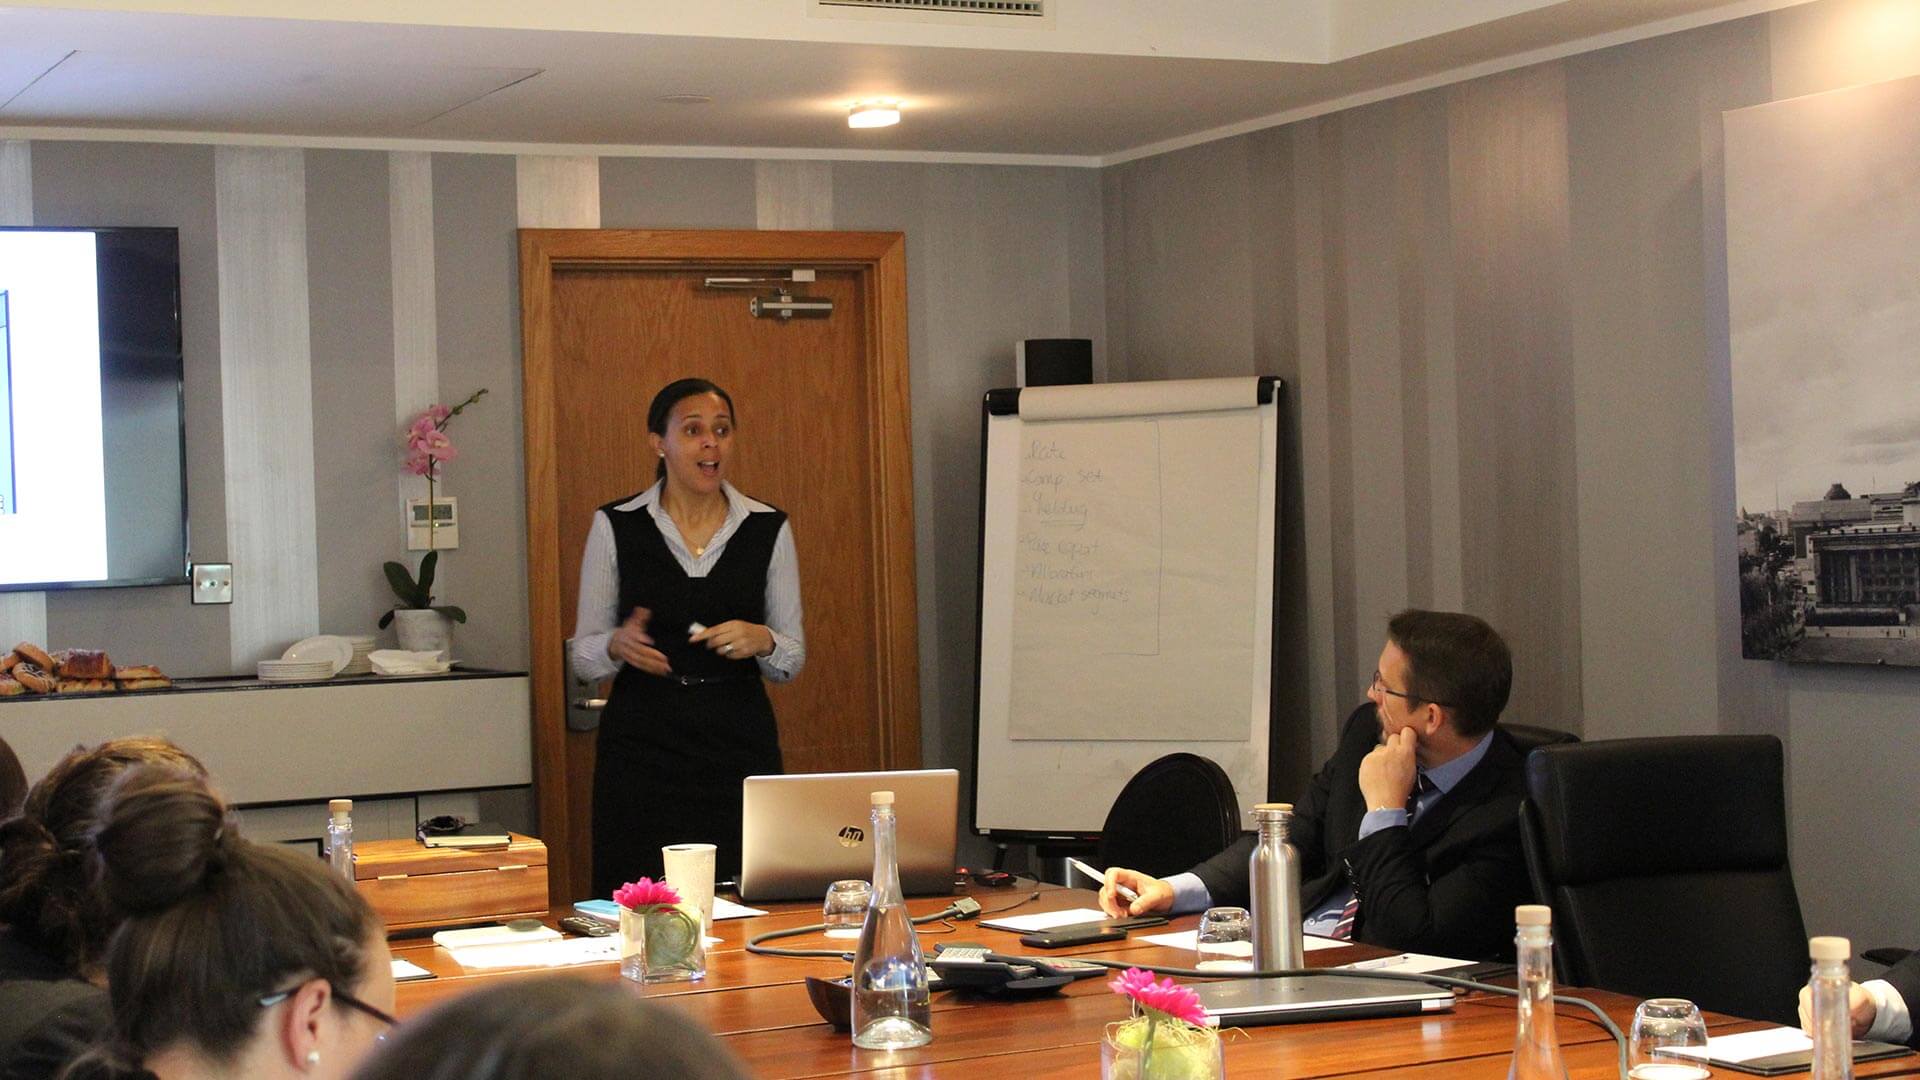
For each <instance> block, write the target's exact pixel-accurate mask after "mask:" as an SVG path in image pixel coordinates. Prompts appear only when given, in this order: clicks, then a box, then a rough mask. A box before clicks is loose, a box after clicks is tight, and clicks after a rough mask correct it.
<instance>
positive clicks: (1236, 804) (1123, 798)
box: [1099, 754, 1242, 877]
mask: <svg viewBox="0 0 1920 1080" xmlns="http://www.w3.org/2000/svg"><path fill="white" fill-rule="evenodd" d="M1241 831H1242V830H1241V824H1240V800H1239V798H1238V797H1236V796H1235V795H1234V793H1233V781H1232V780H1230V779H1228V778H1227V773H1226V770H1225V769H1222V768H1221V767H1220V766H1219V765H1216V764H1215V763H1213V762H1211V761H1209V760H1207V759H1206V758H1203V757H1201V756H1199V755H1198V754H1168V755H1167V756H1166V757H1163V758H1160V759H1158V760H1156V761H1151V762H1148V763H1147V764H1146V766H1144V767H1143V768H1141V770H1140V771H1139V772H1137V773H1135V774H1133V779H1131V780H1128V781H1127V786H1126V787H1124V788H1121V789H1120V795H1119V797H1118V798H1116V799H1114V801H1113V809H1111V810H1109V811H1107V820H1106V824H1105V825H1104V826H1102V827H1101V830H1100V849H1099V860H1100V862H1099V865H1100V866H1102V867H1108V866H1125V867H1128V868H1130V869H1133V870H1139V871H1141V872H1143V873H1147V874H1152V875H1153V876H1154V877H1167V876H1168V875H1171V874H1177V873H1180V872H1181V871H1183V870H1188V869H1191V868H1192V867H1193V865H1194V864H1195V863H1198V862H1200V861H1201V860H1203V859H1208V858H1212V857H1213V856H1215V855H1218V854H1219V853H1220V852H1221V851H1222V850H1224V849H1225V848H1226V847H1227V845H1229V844H1231V843H1233V841H1234V840H1235V839H1237V838H1238V837H1239V835H1240V833H1241Z"/></svg>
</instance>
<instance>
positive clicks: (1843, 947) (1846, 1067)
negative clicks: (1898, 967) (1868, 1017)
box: [1807, 937, 1853, 1080]
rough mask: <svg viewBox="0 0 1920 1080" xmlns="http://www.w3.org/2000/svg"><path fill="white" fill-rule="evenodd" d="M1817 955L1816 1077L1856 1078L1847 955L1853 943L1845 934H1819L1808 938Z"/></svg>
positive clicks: (1812, 985)
mask: <svg viewBox="0 0 1920 1080" xmlns="http://www.w3.org/2000/svg"><path fill="white" fill-rule="evenodd" d="M1807 954H1808V955H1809V956H1811V957H1812V958H1813V981H1812V983H1810V984H1809V990H1810V993H1809V995H1808V996H1809V997H1811V998H1812V999H1813V1001H1812V1005H1811V1008H1810V1009H1809V1010H1808V1011H1809V1012H1811V1013H1812V1014H1813V1031H1812V1035H1813V1080H1853V1011H1852V1010H1851V1009H1849V1008H1848V1007H1847V994H1848V992H1849V991H1850V990H1852V988H1853V979H1852V978H1851V977H1850V976H1849V975H1848V974H1847V958H1848V957H1849V956H1852V955H1853V943H1852V942H1850V941H1848V940H1847V939H1846V938H1843V937H1817V938H1814V939H1812V940H1811V941H1809V942H1807Z"/></svg>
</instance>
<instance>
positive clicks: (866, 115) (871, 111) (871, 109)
mask: <svg viewBox="0 0 1920 1080" xmlns="http://www.w3.org/2000/svg"><path fill="white" fill-rule="evenodd" d="M899 122H900V103H899V102H897V101H862V102H858V103H856V104H855V105H854V106H853V108H851V109H848V110H847V126H848V127H850V128H883V127H892V126H893V125H895V124H897V123H899Z"/></svg>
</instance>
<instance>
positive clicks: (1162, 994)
mask: <svg viewBox="0 0 1920 1080" xmlns="http://www.w3.org/2000/svg"><path fill="white" fill-rule="evenodd" d="M1107 986H1108V987H1109V988H1111V989H1112V990H1113V992H1114V993H1116V994H1119V995H1121V996H1122V997H1129V998H1132V999H1133V1000H1134V1001H1137V1002H1139V1003H1140V1007H1141V1008H1143V1009H1150V1010H1152V1011H1153V1012H1157V1013H1159V1014H1161V1015H1162V1016H1164V1017H1166V1018H1168V1019H1170V1020H1182V1021H1185V1022H1186V1023H1189V1024H1192V1025H1194V1026H1195V1027H1208V1026H1210V1025H1212V1024H1213V1023H1214V1021H1213V1019H1212V1018H1211V1017H1209V1016H1208V1015H1207V1011H1206V1010H1205V1009H1203V1008H1201V1007H1200V995H1198V994H1196V993H1194V992H1193V990H1192V989H1190V988H1189V987H1185V986H1181V985H1180V984H1179V983H1176V982H1174V981H1173V980H1172V979H1157V980H1156V979H1155V978H1154V977H1153V975H1152V974H1150V973H1148V972H1145V971H1141V970H1140V969H1139V968H1128V969H1127V970H1125V971H1123V972H1121V973H1120V974H1118V975H1116V976H1114V977H1113V980H1112V981H1111V982H1109V983H1107Z"/></svg>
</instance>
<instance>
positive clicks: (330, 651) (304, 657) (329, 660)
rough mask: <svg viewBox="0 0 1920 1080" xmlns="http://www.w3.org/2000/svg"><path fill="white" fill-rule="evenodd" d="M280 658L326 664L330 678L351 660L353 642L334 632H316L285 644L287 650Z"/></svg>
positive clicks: (344, 667) (289, 660)
mask: <svg viewBox="0 0 1920 1080" xmlns="http://www.w3.org/2000/svg"><path fill="white" fill-rule="evenodd" d="M280 659H281V660H282V661H288V662H293V661H297V662H299V663H303V664H326V665H327V677H328V678H331V677H333V676H335V675H338V674H340V673H341V672H342V671H345V670H346V667H347V665H348V664H351V663H352V662H353V644H352V642H349V641H348V640H347V639H346V638H343V637H340V636H338V635H336V634H316V635H314V636H313V637H310V638H301V639H300V640H299V641H296V642H294V643H293V644H291V645H289V646H287V651H286V652H283V653H281V654H280Z"/></svg>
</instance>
